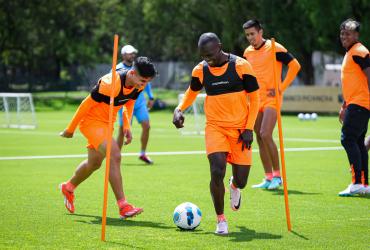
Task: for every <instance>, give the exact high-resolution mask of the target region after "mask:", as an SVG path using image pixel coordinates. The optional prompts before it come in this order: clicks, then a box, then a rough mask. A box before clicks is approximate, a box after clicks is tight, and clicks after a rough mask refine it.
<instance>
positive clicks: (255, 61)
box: [243, 20, 301, 190]
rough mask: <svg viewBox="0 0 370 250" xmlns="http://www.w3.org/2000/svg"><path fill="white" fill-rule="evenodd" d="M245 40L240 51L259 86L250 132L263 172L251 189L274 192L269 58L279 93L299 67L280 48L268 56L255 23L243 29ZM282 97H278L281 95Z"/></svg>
mask: <svg viewBox="0 0 370 250" xmlns="http://www.w3.org/2000/svg"><path fill="white" fill-rule="evenodd" d="M243 29H244V33H245V36H246V38H247V40H248V42H249V43H250V46H249V47H247V48H246V49H245V51H244V55H243V56H244V58H246V59H247V60H248V62H249V63H250V64H251V65H252V68H253V70H254V72H255V73H256V77H257V81H258V84H259V86H260V110H259V113H258V116H257V120H256V125H255V126H254V131H255V133H256V137H257V142H258V146H259V150H260V157H261V161H262V165H263V168H264V171H265V178H264V179H263V181H262V183H260V184H257V185H253V186H252V187H253V188H264V189H270V190H272V189H277V188H278V187H279V186H281V184H282V182H281V176H280V166H279V154H278V150H277V147H276V144H275V142H274V140H273V138H272V133H273V131H274V128H275V125H276V120H277V112H276V109H277V103H276V99H275V83H274V75H273V72H274V70H273V67H274V65H273V57H272V56H276V69H277V71H278V72H277V75H278V76H279V77H277V79H276V80H277V81H278V84H279V87H280V89H279V91H280V92H284V90H285V89H286V88H288V87H289V85H290V84H291V83H292V81H293V80H294V78H295V77H296V75H297V73H298V71H299V69H300V68H301V66H300V65H299V63H298V61H297V59H295V58H294V57H293V55H292V54H290V53H289V52H288V51H287V50H286V49H285V48H284V46H282V45H281V44H279V43H276V55H272V51H271V49H272V48H271V41H270V40H266V39H264V38H263V29H262V26H261V24H260V23H259V21H257V20H249V21H247V22H246V23H244V25H243ZM283 64H285V65H287V66H288V71H287V74H286V76H285V79H284V80H283V81H282V80H281V77H280V76H281V75H282V68H283ZM281 96H282V95H281Z"/></svg>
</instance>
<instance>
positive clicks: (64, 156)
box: [0, 147, 343, 161]
mask: <svg viewBox="0 0 370 250" xmlns="http://www.w3.org/2000/svg"><path fill="white" fill-rule="evenodd" d="M337 150H343V148H342V147H313V148H286V149H285V152H303V151H337ZM205 153H206V152H205V151H177V152H148V154H149V155H199V154H205ZM253 153H258V149H256V150H253ZM86 156H87V155H86V154H77V155H34V156H10V157H0V161H6V160H35V159H66V158H86ZM122 156H126V157H127V156H138V153H122Z"/></svg>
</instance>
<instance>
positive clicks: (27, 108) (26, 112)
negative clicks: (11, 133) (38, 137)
mask: <svg viewBox="0 0 370 250" xmlns="http://www.w3.org/2000/svg"><path fill="white" fill-rule="evenodd" d="M0 127H2V128H19V129H35V128H36V127H37V123H36V114H35V107H34V105H33V99H32V94H31V93H0Z"/></svg>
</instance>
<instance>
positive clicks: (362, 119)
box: [339, 19, 370, 196]
mask: <svg viewBox="0 0 370 250" xmlns="http://www.w3.org/2000/svg"><path fill="white" fill-rule="evenodd" d="M359 32H360V23H359V22H357V21H355V20H353V19H347V20H345V21H344V22H343V23H342V24H341V25H340V40H341V43H342V46H343V48H345V49H346V54H345V56H344V58H343V63H342V72H341V80H342V92H343V99H344V102H343V104H342V107H341V109H340V111H339V121H340V122H341V123H342V124H343V126H342V134H341V143H342V145H343V147H344V149H345V150H346V153H347V157H348V160H349V164H350V167H351V170H352V182H351V184H350V185H349V186H348V187H347V188H346V189H345V190H343V191H342V192H339V196H352V195H355V194H359V193H370V188H369V186H368V184H369V182H368V164H369V156H368V152H367V150H366V147H365V143H364V141H365V135H366V132H367V126H368V122H369V117H370V58H369V50H368V49H367V48H366V47H365V46H364V45H362V44H361V43H360V42H359V40H358V39H359Z"/></svg>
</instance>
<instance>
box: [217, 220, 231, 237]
mask: <svg viewBox="0 0 370 250" xmlns="http://www.w3.org/2000/svg"><path fill="white" fill-rule="evenodd" d="M215 234H218V235H227V234H229V228H228V226H227V221H225V220H222V221H219V222H217V227H216V231H215Z"/></svg>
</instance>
